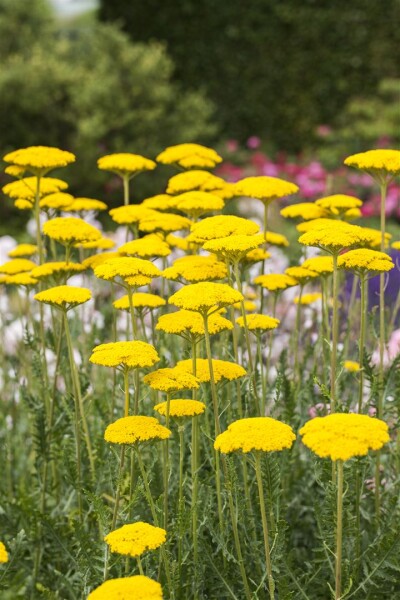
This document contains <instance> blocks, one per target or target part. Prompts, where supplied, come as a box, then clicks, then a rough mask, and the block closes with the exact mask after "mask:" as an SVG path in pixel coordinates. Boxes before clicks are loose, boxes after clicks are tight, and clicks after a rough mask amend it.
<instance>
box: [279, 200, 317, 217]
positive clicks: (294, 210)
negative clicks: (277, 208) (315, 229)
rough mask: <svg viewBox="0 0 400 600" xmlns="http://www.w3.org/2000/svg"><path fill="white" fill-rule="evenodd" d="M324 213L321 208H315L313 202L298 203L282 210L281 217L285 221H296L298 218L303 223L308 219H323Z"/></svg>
mask: <svg viewBox="0 0 400 600" xmlns="http://www.w3.org/2000/svg"><path fill="white" fill-rule="evenodd" d="M326 212H327V211H326V210H324V209H323V208H322V206H317V205H316V204H314V202H298V203H297V204H291V205H290V206H286V207H285V208H282V210H281V215H282V217H284V218H285V219H297V218H299V217H300V218H301V219H304V221H309V220H310V219H318V218H320V217H324V216H325V215H326Z"/></svg>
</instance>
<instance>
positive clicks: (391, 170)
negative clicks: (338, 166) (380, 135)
mask: <svg viewBox="0 0 400 600" xmlns="http://www.w3.org/2000/svg"><path fill="white" fill-rule="evenodd" d="M344 164H345V165H347V166H349V167H355V168H357V169H361V170H362V171H367V172H368V173H370V174H372V175H375V174H377V173H384V174H386V173H388V174H390V175H398V174H399V173H400V150H368V151H367V152H360V153H359V154H352V155H351V156H348V157H347V158H346V160H345V161H344Z"/></svg>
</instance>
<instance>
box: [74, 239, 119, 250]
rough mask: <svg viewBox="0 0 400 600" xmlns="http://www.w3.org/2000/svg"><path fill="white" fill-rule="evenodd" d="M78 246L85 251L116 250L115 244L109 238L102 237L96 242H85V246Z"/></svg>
mask: <svg viewBox="0 0 400 600" xmlns="http://www.w3.org/2000/svg"><path fill="white" fill-rule="evenodd" d="M77 246H78V247H79V248H83V249H84V250H92V249H96V250H110V249H111V248H114V246H115V242H114V241H113V240H110V239H109V238H105V237H101V238H100V239H98V240H95V241H94V242H83V244H77Z"/></svg>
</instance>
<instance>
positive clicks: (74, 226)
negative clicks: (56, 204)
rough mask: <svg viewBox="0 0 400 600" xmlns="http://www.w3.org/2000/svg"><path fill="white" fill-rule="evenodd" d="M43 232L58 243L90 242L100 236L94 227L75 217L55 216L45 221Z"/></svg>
mask: <svg viewBox="0 0 400 600" xmlns="http://www.w3.org/2000/svg"><path fill="white" fill-rule="evenodd" d="M43 233H44V234H45V235H48V236H49V237H50V238H52V239H53V240H56V241H57V242H59V243H60V244H76V243H78V242H81V243H82V242H91V241H94V240H98V239H100V238H101V233H100V231H99V230H98V229H96V227H93V225H90V223H86V221H84V220H83V219H77V218H76V217H56V218H55V219H51V220H50V221H46V223H44V225H43Z"/></svg>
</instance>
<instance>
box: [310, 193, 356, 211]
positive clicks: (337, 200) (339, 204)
mask: <svg viewBox="0 0 400 600" xmlns="http://www.w3.org/2000/svg"><path fill="white" fill-rule="evenodd" d="M315 204H316V205H317V206H320V207H321V208H325V209H327V210H328V211H329V212H330V213H332V215H335V216H339V215H343V214H345V213H346V212H347V211H348V210H349V209H350V208H359V207H360V206H362V200H359V199H358V198H354V196H347V195H346V194H334V195H333V196H326V197H325V198H320V199H319V200H316V201H315ZM321 216H322V215H321Z"/></svg>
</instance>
